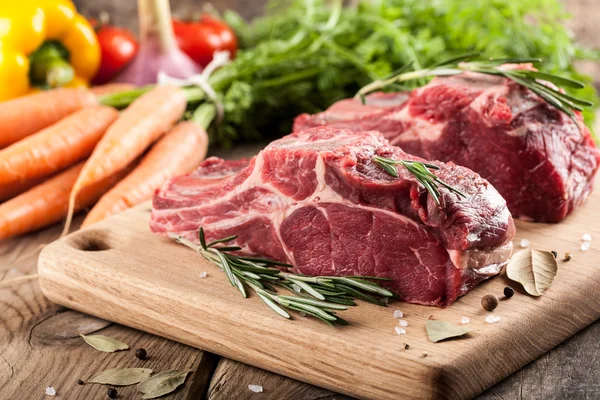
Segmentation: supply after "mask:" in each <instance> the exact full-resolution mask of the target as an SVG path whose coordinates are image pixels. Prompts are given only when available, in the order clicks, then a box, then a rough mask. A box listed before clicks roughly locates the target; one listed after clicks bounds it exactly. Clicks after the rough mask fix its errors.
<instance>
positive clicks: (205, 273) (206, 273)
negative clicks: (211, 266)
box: [200, 272, 208, 278]
mask: <svg viewBox="0 0 600 400" xmlns="http://www.w3.org/2000/svg"><path fill="white" fill-rule="evenodd" d="M207 276H208V272H200V278H206V277H207Z"/></svg>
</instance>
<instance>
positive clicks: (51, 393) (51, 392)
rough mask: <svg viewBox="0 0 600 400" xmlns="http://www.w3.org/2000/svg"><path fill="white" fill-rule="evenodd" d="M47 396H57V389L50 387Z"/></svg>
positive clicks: (47, 389)
mask: <svg viewBox="0 0 600 400" xmlns="http://www.w3.org/2000/svg"><path fill="white" fill-rule="evenodd" d="M46 396H56V389H54V388H53V387H52V386H48V387H47V388H46Z"/></svg>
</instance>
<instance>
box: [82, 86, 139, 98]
mask: <svg viewBox="0 0 600 400" xmlns="http://www.w3.org/2000/svg"><path fill="white" fill-rule="evenodd" d="M135 87H136V86H135V85H133V84H131V83H107V84H105V85H100V86H94V87H91V88H90V92H92V93H94V94H95V95H96V96H104V95H106V94H114V93H119V92H125V91H127V90H132V89H135Z"/></svg>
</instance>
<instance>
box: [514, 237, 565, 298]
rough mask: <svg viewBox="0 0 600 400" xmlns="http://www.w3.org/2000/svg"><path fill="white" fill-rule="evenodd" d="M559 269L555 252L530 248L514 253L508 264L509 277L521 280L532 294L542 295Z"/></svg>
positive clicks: (526, 289) (516, 280) (517, 280)
mask: <svg viewBox="0 0 600 400" xmlns="http://www.w3.org/2000/svg"><path fill="white" fill-rule="evenodd" d="M557 271H558V263H557V262H556V258H555V257H554V254H552V253H551V252H549V251H541V250H535V249H529V248H527V249H524V250H520V251H518V252H516V253H515V254H513V255H512V257H511V258H510V261H509V262H508V265H507V266H506V275H507V276H508V278H509V279H511V280H513V281H515V282H519V283H520V284H521V285H523V288H524V289H525V291H526V292H527V293H529V294H530V295H532V296H541V295H542V294H543V293H544V292H545V291H546V289H548V288H549V287H550V285H551V284H552V281H553V280H554V277H555V276H556V272H557Z"/></svg>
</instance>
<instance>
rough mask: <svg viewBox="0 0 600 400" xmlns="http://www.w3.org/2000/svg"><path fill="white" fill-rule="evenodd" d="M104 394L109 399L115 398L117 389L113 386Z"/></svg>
mask: <svg viewBox="0 0 600 400" xmlns="http://www.w3.org/2000/svg"><path fill="white" fill-rule="evenodd" d="M106 395H107V396H108V397H109V398H111V399H116V398H117V389H115V388H110V389H108V391H107V392H106Z"/></svg>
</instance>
